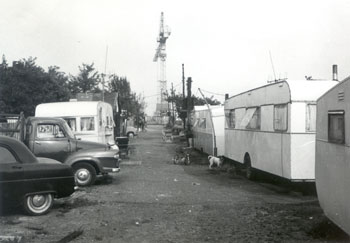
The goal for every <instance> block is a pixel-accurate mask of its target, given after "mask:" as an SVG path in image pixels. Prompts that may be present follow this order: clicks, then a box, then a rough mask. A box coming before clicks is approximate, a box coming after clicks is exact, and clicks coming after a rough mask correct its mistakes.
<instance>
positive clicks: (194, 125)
mask: <svg viewBox="0 0 350 243" xmlns="http://www.w3.org/2000/svg"><path fill="white" fill-rule="evenodd" d="M198 124H199V118H197V119H196V121H195V122H194V124H193V127H197V126H198Z"/></svg>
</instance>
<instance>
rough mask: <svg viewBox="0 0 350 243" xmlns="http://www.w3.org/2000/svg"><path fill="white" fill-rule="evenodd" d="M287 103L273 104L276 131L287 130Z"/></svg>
mask: <svg viewBox="0 0 350 243" xmlns="http://www.w3.org/2000/svg"><path fill="white" fill-rule="evenodd" d="M287 107H288V106H287V105H276V106H275V113H274V114H275V117H274V128H275V130H276V131H285V130H287V118H288V116H287V114H288V109H287Z"/></svg>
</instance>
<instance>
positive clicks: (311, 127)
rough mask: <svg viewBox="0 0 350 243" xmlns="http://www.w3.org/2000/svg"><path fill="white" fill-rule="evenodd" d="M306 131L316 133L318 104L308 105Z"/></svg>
mask: <svg viewBox="0 0 350 243" xmlns="http://www.w3.org/2000/svg"><path fill="white" fill-rule="evenodd" d="M306 131H307V132H315V131H316V104H308V105H307V106H306Z"/></svg>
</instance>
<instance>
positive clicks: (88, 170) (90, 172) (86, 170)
mask: <svg viewBox="0 0 350 243" xmlns="http://www.w3.org/2000/svg"><path fill="white" fill-rule="evenodd" d="M73 169H74V178H75V183H76V184H77V186H90V185H92V184H94V183H95V180H96V170H95V168H94V167H93V166H92V165H90V164H88V163H79V164H76V165H74V166H73Z"/></svg>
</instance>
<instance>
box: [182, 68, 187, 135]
mask: <svg viewBox="0 0 350 243" xmlns="http://www.w3.org/2000/svg"><path fill="white" fill-rule="evenodd" d="M185 102H186V101H185V65H184V64H183V63H182V109H184V107H186V105H185V104H186V103H185ZM181 117H182V122H183V124H184V130H186V118H185V117H183V116H181Z"/></svg>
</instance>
